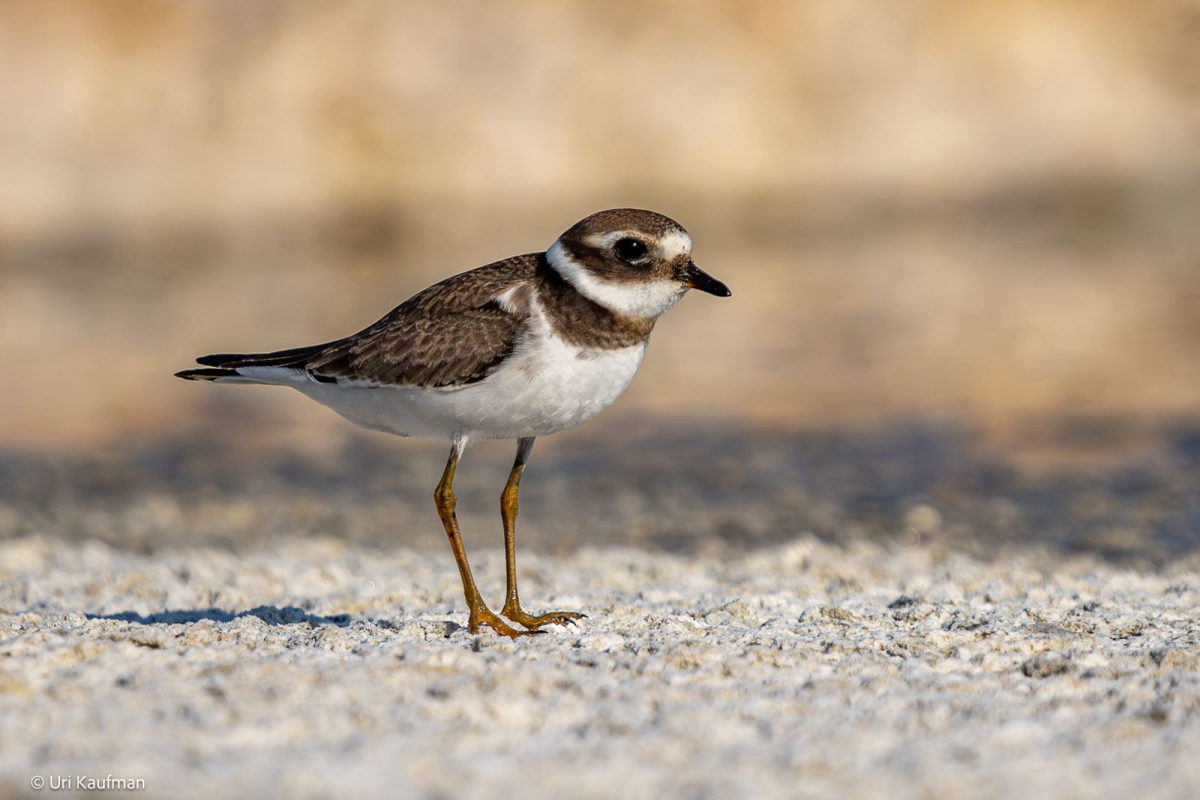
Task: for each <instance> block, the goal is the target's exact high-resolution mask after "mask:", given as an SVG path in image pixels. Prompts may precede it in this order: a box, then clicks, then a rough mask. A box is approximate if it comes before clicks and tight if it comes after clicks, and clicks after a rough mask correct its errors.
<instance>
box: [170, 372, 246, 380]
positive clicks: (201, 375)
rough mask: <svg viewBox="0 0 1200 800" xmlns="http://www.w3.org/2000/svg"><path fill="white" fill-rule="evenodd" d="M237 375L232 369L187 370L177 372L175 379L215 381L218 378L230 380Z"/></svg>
mask: <svg viewBox="0 0 1200 800" xmlns="http://www.w3.org/2000/svg"><path fill="white" fill-rule="evenodd" d="M236 374H237V373H236V372H235V371H233V370H231V369H185V370H180V371H179V372H176V373H175V377H176V378H183V379H184V380H185V381H215V380H216V379H217V378H228V377H229V376H231V375H236Z"/></svg>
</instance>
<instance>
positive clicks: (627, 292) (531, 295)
mask: <svg viewBox="0 0 1200 800" xmlns="http://www.w3.org/2000/svg"><path fill="white" fill-rule="evenodd" d="M688 289H699V290H700V291H703V292H708V293H709V294H713V295H716V296H718V297H728V296H729V295H730V292H729V289H728V287H726V286H725V284H723V283H721V282H720V281H718V280H717V279H715V278H713V277H712V276H711V275H709V274H708V273H706V272H704V271H703V270H701V269H700V268H699V267H697V266H696V264H695V262H694V261H692V239H691V237H690V236H689V235H688V232H687V231H685V230H684V229H683V227H682V226H681V225H680V224H679V223H677V222H675V221H674V220H672V219H670V218H668V217H664V216H663V215H661V214H656V213H654V212H652V211H642V210H637V209H628V208H621V209H613V210H609V211H601V212H599V213H596V214H593V215H591V216H590V217H587V218H586V219H584V220H582V221H580V222H578V223H576V224H575V225H574V226H572V227H571V228H570V229H569V230H568V231H567V232H566V233H564V234H563V235H562V236H560V237H558V239H557V240H556V241H555V242H554V244H553V245H552V246H551V247H550V249H549V250H547V251H545V252H544V253H528V254H526V255H521V256H514V257H512V258H508V259H505V260H503V261H497V262H496V263H494V264H489V265H488V266H485V267H479V268H478V269H473V270H471V271H469V272H464V273H462V274H461V275H455V276H454V277H452V278H447V279H446V280H444V281H442V282H441V283H437V284H434V285H433V286H431V287H429V288H428V289H426V290H425V291H423V292H420V293H419V294H417V295H415V296H414V297H412V298H410V299H409V300H407V301H405V302H404V303H401V304H400V305H399V306H397V307H396V308H395V309H393V310H392V311H391V312H390V313H388V314H387V315H386V316H384V317H383V318H382V319H381V320H379V321H378V322H376V323H375V324H374V325H371V326H370V327H368V328H365V329H363V330H362V331H360V332H358V333H356V334H354V335H353V336H347V337H346V338H344V339H338V340H337V341H333V342H327V343H325V344H318V345H312V346H310V347H298V348H295V349H292V350H279V351H276V352H273V353H243V354H223V355H211V356H203V357H202V358H198V359H196V361H197V362H198V363H199V364H201V365H203V368H202V369H187V370H184V371H182V372H178V373H176V375H177V376H178V377H180V378H185V379H187V380H196V381H212V382H214V383H251V384H272V385H280V386H290V387H292V388H293V389H296V390H298V391H300V392H302V393H303V394H305V395H307V396H308V397H310V398H312V399H313V400H316V401H317V402H318V403H322V404H324V405H326V406H329V407H330V408H331V409H333V410H334V411H336V412H337V413H338V414H341V415H342V416H343V417H345V418H346V419H348V420H350V421H351V422H354V423H356V424H358V425H360V426H362V427H364V428H369V429H371V430H377V431H384V432H387V433H393V434H397V435H400V436H418V437H423V438H429V439H435V440H440V441H444V442H447V443H448V444H449V445H450V457H449V459H448V460H447V462H446V468H445V470H444V471H443V473H442V478H441V481H440V482H439V483H438V485H437V489H436V490H435V491H434V500H435V502H436V504H437V510H438V516H439V517H440V518H441V520H442V525H443V526H444V527H445V529H446V535H447V536H448V537H449V539H450V547H451V549H452V550H453V551H454V558H455V560H456V561H457V562H458V570H459V573H460V574H461V576H462V583H463V593H464V594H465V595H466V600H467V607H468V609H469V611H470V617H469V624H468V627H469V630H470V631H471V633H478V632H479V628H480V626H481V625H487V626H489V627H491V628H492V629H493V630H494V631H496V632H497V633H500V634H503V635H505V636H509V637H516V636H521V635H527V634H530V633H536V632H538V629H539V628H541V627H542V626H543V625H547V624H551V623H554V624H568V623H571V622H573V621H574V620H575V619H578V618H579V617H581V616H583V615H582V614H579V613H576V612H573V611H551V612H549V613H546V614H540V615H533V614H529V613H526V612H525V611H524V610H523V609H522V607H521V600H520V597H519V595H518V593H517V570H516V556H515V546H516V517H517V493H518V491H519V487H520V483H521V474H522V472H524V470H525V465H526V463H527V462H528V460H529V454H530V451H531V450H532V449H533V443H534V440H535V439H536V438H537V437H538V436H549V435H550V434H552V433H558V432H559V431H564V430H566V429H567V428H571V427H574V426H575V425H578V424H579V423H581V422H586V421H587V420H589V419H591V418H592V417H594V416H596V415H597V414H599V413H600V412H601V411H603V410H604V409H605V408H607V407H608V406H609V405H611V404H612V403H613V401H614V400H616V399H617V397H618V396H619V395H620V394H621V392H623V391H624V390H625V387H626V386H628V385H629V382H630V380H632V379H633V375H634V373H635V372H637V370H638V367H639V366H640V365H641V363H642V357H643V356H644V355H645V354H646V347H647V345H648V344H649V341H650V332H651V331H652V330H653V329H654V323H655V322H656V321H657V320H658V318H659V317H660V316H662V315H663V314H665V313H666V312H667V311H668V310H670V309H671V307H672V306H674V305H675V304H676V303H677V302H679V299H680V298H681V297H683V295H684V293H686V292H687V290H688ZM484 439H515V440H517V455H516V459H515V460H514V462H513V466H512V470H511V471H510V472H509V475H508V483H507V484H506V485H505V487H504V492H503V494H502V495H501V498H500V512H501V517H502V518H503V521H504V548H505V557H506V558H505V560H506V570H505V571H506V583H507V586H506V595H505V602H504V606H503V608H502V609H501V611H500V614H501V615H502V616H504V617H506V618H508V619H509V620H511V621H513V622H516V623H518V624H520V625H521V626H522V627H523V628H525V629H526V630H518V629H515V628H513V627H512V626H510V625H508V624H507V623H505V622H504V621H503V620H502V619H500V616H497V615H496V614H495V613H493V612H492V611H491V610H490V609H489V608H488V606H487V604H486V603H484V601H483V598H482V597H481V596H480V594H479V589H478V588H477V587H476V585H475V580H474V578H473V577H472V576H471V567H470V565H469V564H468V563H467V554H466V551H465V550H464V549H463V543H462V537H461V535H460V534H459V527H458V520H457V518H456V517H455V513H454V505H455V498H454V488H453V481H454V472H455V469H456V467H457V466H458V462H459V459H460V458H461V457H462V454H463V451H464V450H465V449H466V447H467V445H468V444H469V443H470V442H473V441H477V440H484Z"/></svg>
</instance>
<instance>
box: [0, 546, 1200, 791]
mask: <svg viewBox="0 0 1200 800" xmlns="http://www.w3.org/2000/svg"><path fill="white" fill-rule="evenodd" d="M472 555H473V559H474V561H475V563H476V572H477V575H478V576H479V577H480V580H481V584H482V585H483V587H484V590H485V593H486V594H487V595H488V596H489V597H491V598H493V599H494V600H496V599H498V595H499V593H500V591H499V586H500V583H501V582H502V576H503V560H502V557H501V556H502V554H501V553H500V552H498V551H494V550H492V551H488V550H481V551H480V552H478V553H473V554H472ZM521 574H522V577H523V581H524V582H523V586H522V589H523V594H524V596H525V598H526V603H527V605H528V607H529V608H530V610H548V609H550V608H556V609H567V610H572V609H577V610H583V611H585V612H587V613H588V614H590V615H591V616H590V618H589V619H587V620H585V621H583V623H582V624H580V625H579V626H578V627H577V628H572V629H566V630H562V629H555V630H553V631H552V632H551V633H549V634H548V635H544V636H540V637H533V638H527V639H524V640H520V641H515V642H514V641H509V640H507V639H502V638H499V637H495V636H488V635H485V636H481V637H474V636H471V635H469V634H468V633H467V632H466V631H465V630H464V629H463V628H462V627H460V626H461V625H462V624H464V623H465V616H466V615H465V612H464V610H463V608H462V601H461V586H460V583H459V578H458V574H457V572H456V571H455V569H454V566H453V561H452V559H451V558H450V555H449V553H448V552H425V551H416V550H406V549H401V550H373V549H368V548H364V547H360V546H358V545H343V544H340V543H338V542H336V541H331V540H319V541H311V540H309V541H295V542H288V541H282V542H279V541H274V540H272V541H271V542H269V543H264V544H262V545H261V546H260V547H256V549H254V550H253V551H251V552H249V553H244V554H241V555H234V554H232V553H230V552H227V551H224V550H219V549H208V548H195V549H174V550H164V551H160V552H158V553H155V554H154V555H138V554H133V553H130V552H126V551H120V550H116V549H111V548H109V547H108V546H106V545H102V544H96V543H83V544H67V543H63V542H61V541H57V540H54V539H50V538H38V537H27V538H21V539H15V540H8V541H5V542H2V543H0V753H2V757H0V796H26V795H31V794H33V793H32V792H31V789H30V781H31V780H32V778H33V777H34V776H42V777H45V778H48V777H50V776H65V775H71V776H76V775H88V776H90V777H103V776H106V775H109V774H112V775H114V776H117V777H123V778H140V779H144V780H145V783H146V789H145V791H144V792H141V793H139V794H141V795H142V796H147V797H225V796H255V797H334V796H355V797H381V798H382V797H401V798H403V797H459V796H461V797H478V798H493V797H518V796H519V797H564V798H565V797H626V798H641V797H645V798H659V797H672V796H676V797H704V798H708V797H712V798H722V797H768V798H769V797H792V796H812V797H885V796H886V797H923V798H924V797H929V798H960V797H984V798H987V797H1021V798H1031V797H1080V798H1082V797H1114V798H1116V797H1139V796H1140V797H1151V796H1152V797H1172V798H1187V797H1195V796H1197V794H1198V793H1200V755H1198V754H1200V657H1198V655H1197V646H1198V645H1200V621H1198V619H1197V614H1196V607H1197V603H1198V601H1200V575H1197V573H1196V572H1195V571H1194V570H1190V569H1185V568H1183V567H1177V568H1173V569H1172V568H1168V569H1166V570H1165V571H1163V572H1161V573H1138V572H1132V571H1124V570H1120V569H1116V568H1113V567H1109V566H1105V565H1104V564H1102V563H1100V562H1097V561H1091V560H1063V559H1061V558H1059V559H1056V558H1053V557H1050V556H1047V555H1040V556H1039V555H1030V554H1028V553H1027V554H1026V555H1023V556H1009V557H1004V556H1002V557H999V558H997V559H995V560H994V561H992V562H982V561H973V560H970V559H968V558H966V557H961V556H952V557H948V558H947V557H938V556H935V555H934V554H933V553H932V552H930V551H928V550H925V549H921V548H919V547H906V548H899V549H890V550H888V549H884V548H882V547H880V546H878V545H866V544H864V545H852V546H850V547H848V548H841V547H834V546H830V545H826V544H823V543H820V542H817V541H815V540H811V539H802V540H798V541H797V542H795V543H793V544H791V545H787V546H784V547H782V548H773V549H763V550H758V551H753V552H750V553H748V554H746V555H745V556H743V557H741V558H738V559H733V560H725V561H719V560H715V559H707V558H703V557H698V556H689V557H682V556H671V555H663V554H653V553H647V552H642V551H637V550H631V549H620V548H607V549H591V550H589V549H585V550H582V551H580V552H578V553H576V554H575V555H572V556H566V557H563V558H553V559H552V558H549V557H544V556H542V557H539V556H538V555H536V554H525V553H522V559H521ZM122 614H123V615H124V617H125V618H123V619H112V618H109V619H106V618H104V617H105V616H112V615H122ZM343 615H344V616H343ZM46 794H53V795H55V796H63V795H65V794H66V793H65V792H61V791H60V792H50V791H49V790H48V789H46V790H43V791H42V792H41V793H39V794H38V796H44V795H46ZM110 794H122V793H121V792H110Z"/></svg>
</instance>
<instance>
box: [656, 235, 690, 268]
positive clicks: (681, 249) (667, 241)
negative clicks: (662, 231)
mask: <svg viewBox="0 0 1200 800" xmlns="http://www.w3.org/2000/svg"><path fill="white" fill-rule="evenodd" d="M659 247H661V248H662V254H663V258H665V259H666V260H668V261H671V260H673V259H675V258H678V257H679V256H690V255H691V254H692V237H690V236H688V235H687V234H686V233H684V232H683V231H670V232H668V233H667V234H666V235H665V236H663V237H662V238H661V239H659Z"/></svg>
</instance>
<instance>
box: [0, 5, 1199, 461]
mask: <svg viewBox="0 0 1200 800" xmlns="http://www.w3.org/2000/svg"><path fill="white" fill-rule="evenodd" d="M1197 41H1200V4H1198V3H1196V2H1188V1H1186V0H1150V1H1148V2H1141V3H1129V2H1116V1H1114V2H1102V1H1101V0H1087V1H1086V2H1085V1H1084V0H1039V2H1032V1H1031V2H995V1H994V0H988V1H987V2H982V1H981V2H964V0H944V1H943V2H933V1H930V2H915V1H913V2H892V3H886V4H882V3H878V2H874V0H844V1H839V2H836V3H833V2H760V3H753V4H751V3H738V2H725V3H712V2H704V3H700V2H677V3H646V2H615V3H604V4H594V3H591V4H583V3H578V4H575V3H556V2H518V3H492V2H462V3H457V2H456V3H436V4H434V3H421V2H407V3H366V2H339V3H323V2H292V3H275V2H261V1H258V0H221V1H216V0H210V1H209V2H204V3H194V2H182V1H180V2H167V1H166V0H160V1H157V2H155V1H153V0H144V1H139V2H130V1H126V0H121V1H119V2H118V1H117V0H106V2H102V3H97V2H60V1H59V0H42V1H41V2H37V3H15V2H13V3H5V4H3V6H0V365H2V366H3V376H4V377H3V388H2V389H0V448H7V449H16V450H22V451H29V450H34V451H57V452H62V451H75V450H79V449H94V448H101V447H103V446H106V445H111V444H113V443H117V442H126V443H127V442H130V441H133V442H140V441H155V440H161V439H170V438H176V437H186V436H194V435H203V433H204V431H206V430H210V429H212V427H213V426H215V425H220V426H226V427H227V428H233V429H236V430H239V431H241V432H242V433H243V434H244V435H245V437H247V438H246V440H247V441H254V442H263V443H266V442H273V443H282V444H285V445H287V446H291V447H301V448H303V447H315V448H319V447H321V446H322V445H320V444H319V443H320V442H321V441H324V439H323V437H326V436H328V437H333V438H334V439H337V438H338V437H342V436H350V435H352V434H351V433H350V429H349V426H348V425H346V424H345V423H344V422H342V421H341V420H339V419H337V418H336V417H334V416H333V415H331V414H329V412H328V411H326V410H324V409H321V408H319V407H317V406H315V405H311V404H308V403H307V402H306V401H305V400H303V398H301V397H300V396H299V395H294V394H289V393H287V392H285V391H283V390H275V389H267V388H250V389H244V388H233V387H214V386H197V385H192V384H185V383H183V382H181V381H176V380H174V379H172V378H171V373H172V372H173V371H175V370H177V369H181V368H184V367H186V366H188V365H189V363H190V360H191V358H192V357H194V356H196V355H199V354H202V353H207V352H215V351H225V350H265V349H273V348H279V347H288V346H296V345H300V344H306V343H311V342H316V341H324V340H327V339H330V338H334V337H338V336H341V335H344V334H347V333H349V332H352V331H354V330H357V329H358V328H360V327H362V326H364V325H365V324H367V323H369V322H371V321H373V320H374V319H375V318H377V317H378V316H380V315H382V314H383V313H384V312H386V311H387V310H388V309H389V308H391V307H392V306H394V305H395V304H397V303H399V302H400V301H402V300H403V299H405V298H406V297H407V296H409V295H410V294H411V293H413V292H415V291H417V290H419V289H421V288H423V287H424V286H426V285H427V284H429V283H431V282H433V281H434V280H436V279H438V278H441V277H444V276H446V275H449V274H452V273H454V272H458V271H461V270H463V269H467V268H470V267H474V266H477V265H480V264H483V263H486V262H488V261H491V260H495V259H497V258H500V257H503V256H507V255H510V254H514V253H518V252H526V251H530V250H538V249H543V248H544V247H546V246H547V245H548V244H549V243H550V242H551V241H553V239H554V237H555V236H556V235H557V234H558V233H559V232H561V231H562V230H563V229H565V228H566V227H567V226H569V225H570V224H571V223H572V222H574V221H575V220H576V219H577V218H579V217H581V216H583V215H585V214H587V213H590V212H592V211H595V210H598V209H601V208H605V207H611V206H618V205H631V206H642V207H650V208H654V209H656V210H659V211H662V212H664V213H666V214H669V215H671V216H673V217H675V218H677V219H678V220H680V221H681V222H682V223H683V224H684V225H685V226H686V227H688V228H689V229H690V230H691V232H692V234H693V236H694V238H695V240H696V243H697V249H696V258H697V261H698V262H699V263H700V264H701V265H702V266H704V267H705V268H706V269H708V270H709V271H710V272H712V273H713V274H714V275H716V276H718V277H719V278H721V279H723V280H725V281H726V282H728V283H729V285H730V286H731V287H732V289H733V291H734V297H733V299H732V300H729V301H718V300H716V299H714V298H711V297H708V296H705V295H696V296H693V297H689V298H688V299H687V300H686V301H685V302H684V303H683V304H682V305H681V306H680V307H679V308H678V309H677V310H676V311H674V312H672V314H671V316H670V317H668V318H667V319H666V320H665V321H664V323H663V324H662V325H661V326H660V327H659V329H658V331H657V332H656V333H655V342H654V347H653V348H651V351H650V355H649V357H648V359H647V362H646V364H645V366H644V368H643V370H642V373H641V374H640V375H639V376H638V379H637V380H636V381H635V382H634V384H633V386H632V387H631V389H630V390H629V392H628V393H627V395H626V397H625V398H624V399H623V400H622V401H621V403H619V404H618V406H617V407H616V408H614V409H613V410H612V411H610V412H608V414H606V415H605V416H604V417H601V420H600V421H597V422H596V423H593V426H595V429H596V430H600V429H601V428H600V426H603V425H608V426H609V428H610V429H615V426H619V425H620V424H622V423H623V422H625V423H628V422H630V421H631V420H635V419H636V420H645V419H650V420H655V419H660V418H662V419H671V420H674V421H678V420H681V419H684V420H690V419H706V418H709V419H713V420H732V421H736V422H739V423H741V424H745V425H749V426H753V427H763V428H767V429H776V428H779V427H780V426H783V427H786V428H789V429H818V430H822V429H824V430H829V429H839V428H850V429H853V428H857V427H862V426H872V425H880V424H884V425H886V424H888V423H890V422H891V421H896V420H912V419H920V420H933V421H937V422H939V423H942V422H944V423H947V424H951V425H954V426H958V427H961V428H963V429H965V430H971V431H976V432H978V433H979V435H981V436H982V437H984V438H985V439H987V440H988V441H996V442H1020V441H1023V440H1027V439H1036V438H1037V436H1038V435H1039V434H1038V431H1041V430H1044V429H1045V428H1046V427H1047V426H1050V427H1053V426H1055V425H1057V424H1059V423H1058V421H1059V420H1061V419H1063V418H1071V419H1082V420H1085V421H1090V422H1089V423H1088V424H1092V425H1093V427H1094V428H1095V429H1099V430H1101V431H1103V430H1108V429H1109V428H1110V423H1111V428H1112V429H1113V430H1116V429H1120V430H1125V431H1128V430H1140V429H1142V428H1145V427H1147V426H1150V427H1153V426H1154V425H1157V424H1159V423H1160V422H1162V421H1170V420H1179V419H1188V418H1194V417H1195V416H1196V413H1197V409H1198V408H1200V358H1198V356H1200V279H1198V275H1200V146H1198V145H1200V102H1198V98H1200V48H1197V47H1196V42H1197ZM311 426H316V430H317V433H316V434H314V433H313V427H311ZM1100 439H1104V436H1103V435H1101V436H1100Z"/></svg>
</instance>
